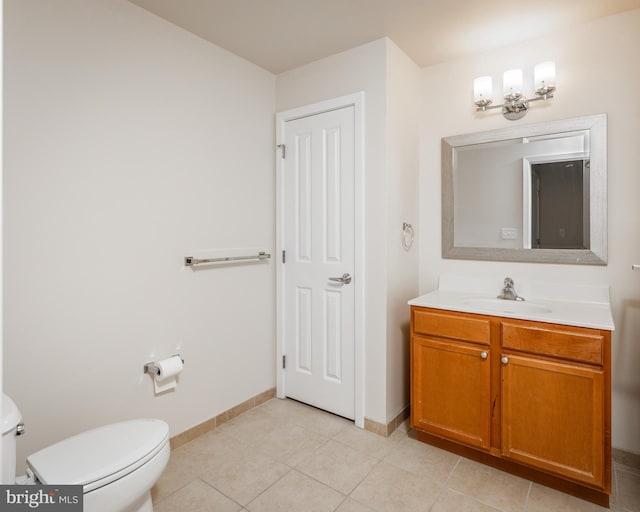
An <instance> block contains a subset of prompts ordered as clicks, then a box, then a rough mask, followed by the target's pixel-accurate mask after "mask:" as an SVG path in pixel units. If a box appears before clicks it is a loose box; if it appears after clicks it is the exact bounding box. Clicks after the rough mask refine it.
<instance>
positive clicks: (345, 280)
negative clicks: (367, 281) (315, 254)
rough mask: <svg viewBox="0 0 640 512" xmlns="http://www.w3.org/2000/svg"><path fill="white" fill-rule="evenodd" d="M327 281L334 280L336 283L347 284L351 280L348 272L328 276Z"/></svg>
mask: <svg viewBox="0 0 640 512" xmlns="http://www.w3.org/2000/svg"><path fill="white" fill-rule="evenodd" d="M329 281H335V282H336V283H342V284H349V283H350V282H351V276H350V275H349V274H342V277H330V278H329Z"/></svg>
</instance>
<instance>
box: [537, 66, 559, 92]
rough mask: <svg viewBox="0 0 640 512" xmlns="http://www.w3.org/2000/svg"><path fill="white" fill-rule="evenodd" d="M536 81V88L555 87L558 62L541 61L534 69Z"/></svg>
mask: <svg viewBox="0 0 640 512" xmlns="http://www.w3.org/2000/svg"><path fill="white" fill-rule="evenodd" d="M533 76H534V82H535V86H536V90H539V89H544V88H545V87H547V88H549V87H553V86H555V85H556V64H555V62H552V61H547V62H541V63H540V64H536V67H535V68H534V70H533Z"/></svg>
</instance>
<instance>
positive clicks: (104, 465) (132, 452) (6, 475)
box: [0, 394, 170, 512]
mask: <svg viewBox="0 0 640 512" xmlns="http://www.w3.org/2000/svg"><path fill="white" fill-rule="evenodd" d="M20 420H21V416H20V412H19V410H18V408H17V407H16V405H15V403H14V402H13V400H11V398H9V397H8V396H6V395H4V394H3V395H2V421H1V422H0V425H1V426H2V459H3V460H2V467H3V473H2V475H3V482H2V483H18V484H21V483H22V484H30V483H35V484H45V485H82V486H83V494H84V496H83V502H84V511H85V512H152V510H153V506H152V503H151V487H153V485H154V484H155V483H156V482H157V481H158V479H159V478H160V475H161V474H162V472H163V471H164V468H165V466H166V465H167V462H168V461H169V452H170V448H169V426H168V425H167V424H166V423H165V422H164V421H161V420H157V419H139V420H129V421H123V422H120V423H112V424H110V425H105V426H103V427H98V428H95V429H92V430H87V431H86V432H82V433H80V434H78V435H75V436H73V437H69V438H67V439H65V440H63V441H60V442H58V443H55V444H53V445H51V446H48V447H47V448H44V449H42V450H40V451H38V452H36V453H34V454H32V455H29V456H28V457H27V474H26V475H24V476H21V477H18V478H15V461H16V457H15V452H16V437H17V428H18V425H19V424H20Z"/></svg>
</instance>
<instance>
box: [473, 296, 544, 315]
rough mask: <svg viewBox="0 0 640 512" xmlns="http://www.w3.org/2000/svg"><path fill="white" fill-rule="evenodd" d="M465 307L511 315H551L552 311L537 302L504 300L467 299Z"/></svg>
mask: <svg viewBox="0 0 640 512" xmlns="http://www.w3.org/2000/svg"><path fill="white" fill-rule="evenodd" d="M464 305H465V306H469V307H472V308H476V309H482V310H484V311H493V312H496V313H511V314H527V313H528V314H531V315H536V314H545V313H551V309H550V308H549V307H547V306H544V305H542V304H536V303H535V302H527V301H516V300H504V299H467V300H465V301H464Z"/></svg>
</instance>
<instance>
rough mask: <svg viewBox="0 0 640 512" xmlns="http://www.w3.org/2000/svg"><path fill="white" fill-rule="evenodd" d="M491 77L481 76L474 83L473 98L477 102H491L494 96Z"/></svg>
mask: <svg viewBox="0 0 640 512" xmlns="http://www.w3.org/2000/svg"><path fill="white" fill-rule="evenodd" d="M492 89H493V87H492V83H491V77H490V76H480V77H478V78H476V79H475V80H474V81H473V98H474V100H475V101H482V100H490V99H491V94H492V92H493V91H492Z"/></svg>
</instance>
